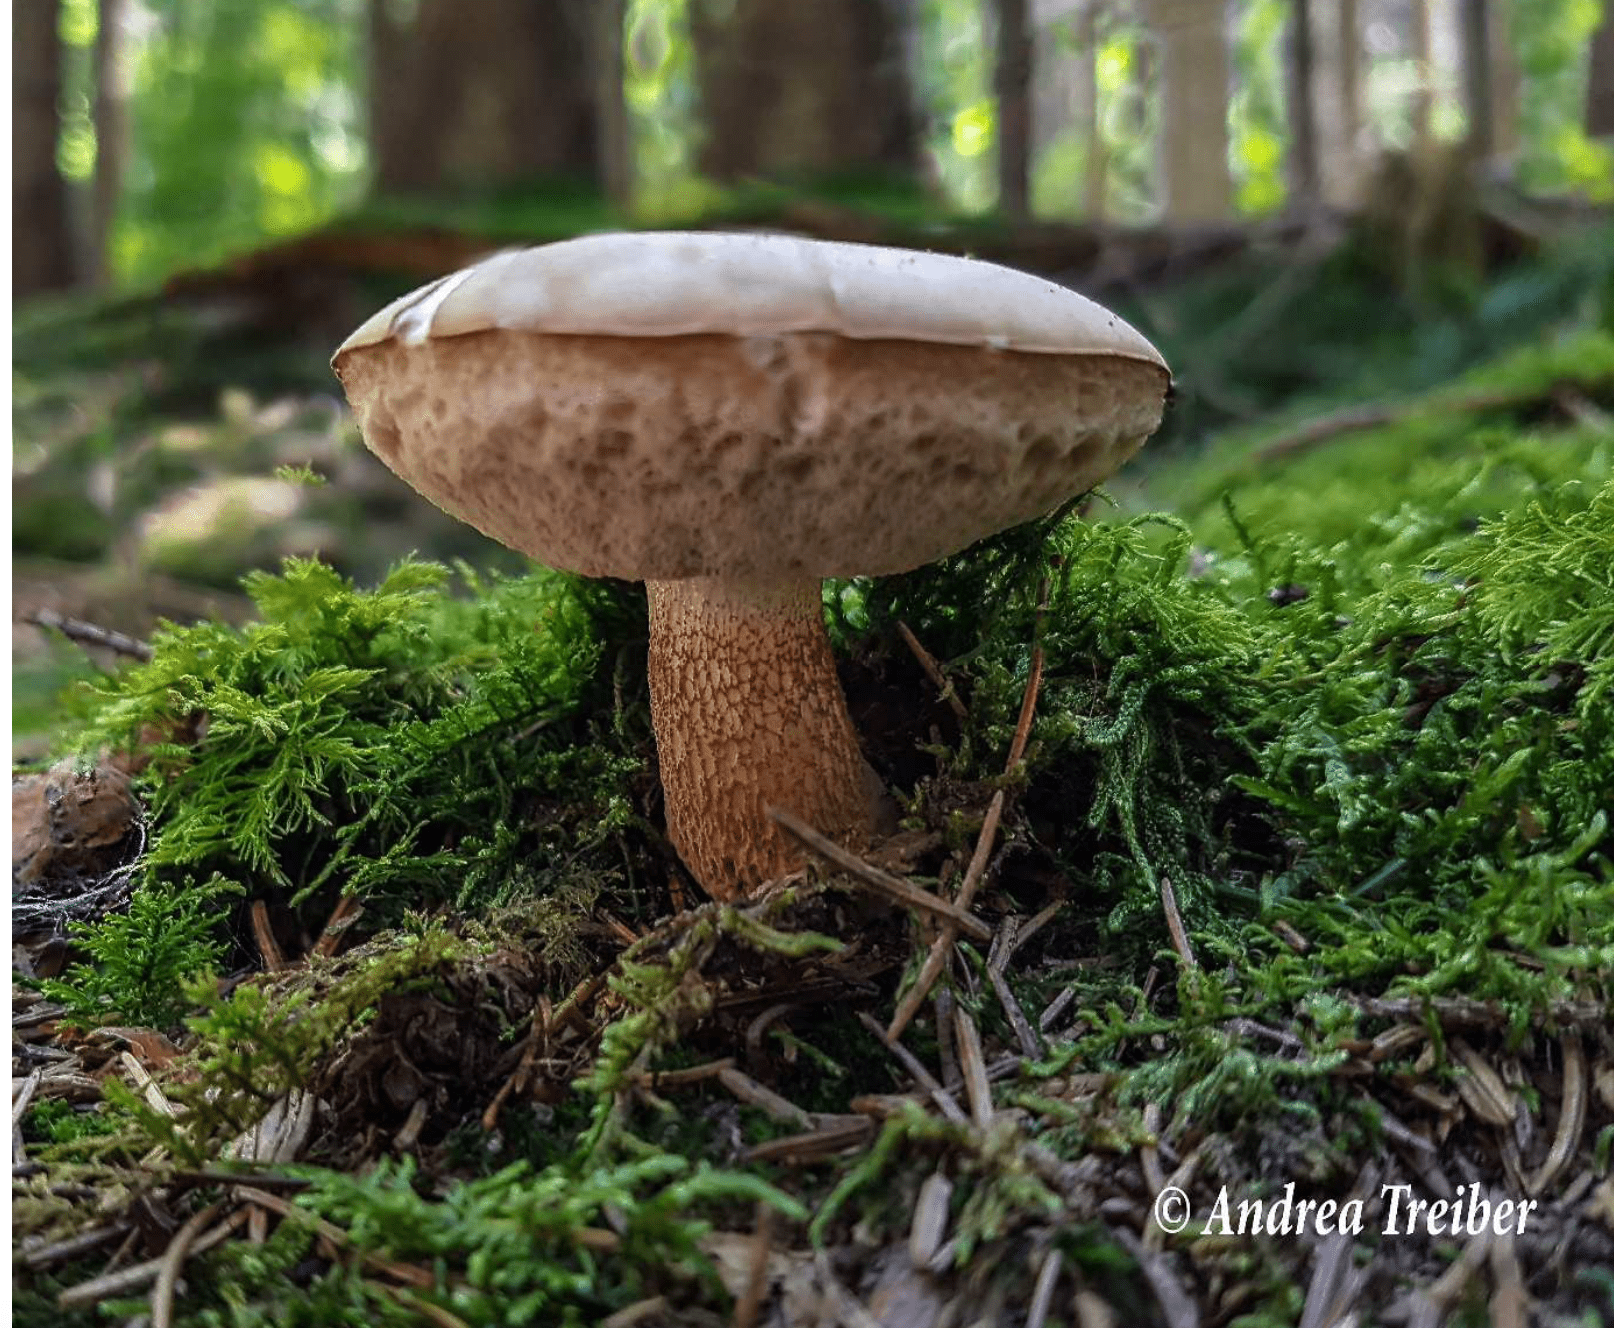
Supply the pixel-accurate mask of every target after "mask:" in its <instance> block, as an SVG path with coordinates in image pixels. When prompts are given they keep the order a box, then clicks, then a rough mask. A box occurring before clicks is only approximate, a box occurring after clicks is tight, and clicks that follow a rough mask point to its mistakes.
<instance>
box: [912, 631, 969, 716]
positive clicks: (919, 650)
mask: <svg viewBox="0 0 1614 1328" xmlns="http://www.w3.org/2000/svg"><path fill="white" fill-rule="evenodd" d="M897 635H899V636H900V637H901V638H902V639H903V642H904V643H905V644H906V645H907V647H908V649H909V650H911V651H913V657H914V658H915V659H917V660H918V661H919V667H920V668H922V669H923V670H924V671H925V676H926V677H927V678H929V679H930V680H931V682H933V683H935V684H936V691H937V693H938V694H939V695H940V696H941V699H942V700H943V701H945V702H947V704H948V705H949V706H950V707H951V708H952V711H953V713H954V714H955V715H957V716H958V718H959V720H960V721H963V720H967V719H968V718H969V717H970V712H969V711H968V710H967V709H966V708H965V706H964V703H963V701H961V700H959V696H958V693H957V692H956V691H954V690H953V684H952V683H951V682H950V681H948V679H947V677H946V675H945V674H943V673H942V671H941V665H940V664H938V663H937V662H936V657H935V656H934V655H932V654H931V653H930V651H928V650H926V649H925V648H924V646H922V645H920V644H919V638H918V637H917V636H915V635H914V634H913V632H912V630H910V628H909V627H908V624H907V623H905V622H902V621H900V620H899V621H898V623H897Z"/></svg>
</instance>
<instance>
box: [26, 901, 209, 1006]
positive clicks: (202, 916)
mask: <svg viewBox="0 0 1614 1328" xmlns="http://www.w3.org/2000/svg"><path fill="white" fill-rule="evenodd" d="M240 892H241V889H240V887H239V886H238V885H235V884H234V883H233V882H230V881H226V880H222V879H220V878H218V877H215V878H213V879H212V880H210V881H208V882H206V883H205V884H202V885H197V884H195V883H194V882H193V881H191V880H188V879H185V880H178V881H170V882H156V883H153V884H151V885H148V886H146V887H144V888H142V889H138V890H136V891H135V892H134V893H133V895H132V896H131V897H130V899H129V907H128V909H127V910H126V911H124V912H121V913H110V914H108V915H107V916H106V917H105V918H103V919H102V920H101V921H100V922H97V923H93V924H91V923H77V922H76V923H73V924H72V926H71V928H70V930H71V932H72V935H73V939H74V940H75V941H76V942H77V943H78V944H79V946H80V947H82V949H83V950H84V953H85V955H86V957H87V958H86V960H85V962H83V963H78V964H74V965H73V966H72V967H71V968H69V969H68V970H67V971H66V972H65V973H64V974H62V976H61V977H60V978H51V979H47V980H46V981H45V982H43V983H42V984H41V987H42V989H43V991H44V993H45V995H46V996H47V997H48V998H49V999H51V1000H53V1001H60V1002H61V1003H62V1004H63V1005H65V1006H66V1007H67V1014H66V1016H65V1018H66V1020H67V1022H69V1023H70V1024H74V1025H77V1026H78V1027H81V1028H85V1027H91V1026H94V1025H96V1024H106V1023H123V1024H132V1025H140V1026H144V1027H148V1028H171V1027H173V1026H174V1025H175V1024H176V1023H178V1021H179V1018H180V1016H181V1015H182V1014H183V1013H184V1012H185V1008H186V1001H185V996H184V986H185V982H186V980H187V979H189V978H194V977H196V976H198V975H201V974H204V973H210V972H212V970H213V969H214V967H215V966H216V965H217V964H218V962H219V959H220V958H221V956H222V955H223V951H224V947H223V945H222V944H221V943H220V942H219V940H218V939H217V935H218V929H219V923H220V922H222V921H223V920H224V918H225V916H226V910H224V909H222V908H220V907H219V901H220V900H221V899H222V898H223V897H224V896H226V895H235V894H239V893H240Z"/></svg>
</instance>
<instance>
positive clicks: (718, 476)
mask: <svg viewBox="0 0 1614 1328" xmlns="http://www.w3.org/2000/svg"><path fill="white" fill-rule="evenodd" d="M332 364H333V366H334V367H335V369H336V372H337V375H338V377H340V378H341V380H342V384H343V387H344V388H345V389H346V391H347V395H348V399H349V400H350V401H351V402H352V405H353V409H354V413H355V415H356V416H357V417H358V420H359V425H360V428H361V429H362V431H363V434H364V438H365V441H366V443H367V444H368V445H369V446H370V448H371V450H373V451H374V452H375V453H376V454H377V455H378V456H380V457H381V459H382V460H383V461H385V462H386V463H387V465H389V466H390V467H391V468H392V469H393V470H394V471H396V472H397V473H398V474H399V475H400V476H401V477H402V478H403V479H404V480H406V481H407V482H408V483H409V484H411V485H412V486H413V487H414V488H415V489H417V490H418V491H419V492H420V493H422V494H423V495H425V496H426V497H428V498H430V499H431V500H432V501H433V502H434V503H436V504H437V505H438V506H440V507H442V508H443V509H445V510H446V511H448V512H450V513H452V514H453V515H455V516H457V517H459V518H460V519H461V520H464V521H467V522H469V523H470V524H471V525H473V526H475V527H477V528H478V529H479V530H481V531H482V532H483V533H484V534H487V535H489V536H491V537H492V538H494V539H497V540H499V541H500V542H502V543H504V544H506V545H509V546H510V547H512V548H515V549H518V550H520V551H522V552H524V553H526V554H528V555H530V556H531V557H533V558H535V559H537V560H538V561H540V562H544V563H548V564H550V565H551V566H556V567H564V568H568V569H570V570H573V571H577V572H582V573H584V574H586V575H591V576H617V577H623V578H627V579H634V580H637V579H651V580H672V579H678V578H683V577H692V576H741V577H750V578H757V579H776V578H779V577H787V576H812V577H822V576H846V575H854V574H875V575H879V574H885V573H890V572H897V571H905V570H907V569H909V568H912V567H917V566H919V565H920V564H922V563H926V562H930V561H932V560H934V559H935V558H938V557H941V556H943V555H944V554H947V553H951V552H954V551H956V550H957V549H960V548H963V547H964V546H965V545H967V544H970V543H973V542H974V541H975V540H977V539H980V538H982V537H983V536H985V535H989V534H991V533H993V532H995V531H998V530H1001V529H1004V528H1006V527H1008V526H1011V525H1016V524H1018V523H1020V522H1022V521H1026V520H1029V519H1031V518H1033V517H1037V516H1041V515H1043V514H1045V513H1047V512H1049V511H1051V510H1053V509H1054V508H1055V507H1057V506H1059V505H1060V504H1061V503H1062V502H1064V501H1066V500H1067V499H1069V498H1071V497H1073V496H1075V495H1076V494H1079V493H1081V492H1083V491H1085V490H1086V489H1089V488H1091V487H1092V486H1093V485H1094V484H1096V483H1098V482H1099V481H1100V480H1102V479H1103V478H1105V477H1106V476H1107V475H1109V474H1111V473H1112V472H1113V471H1114V470H1116V469H1117V468H1118V467H1119V466H1120V465H1122V464H1123V463H1124V462H1125V461H1126V460H1127V459H1128V458H1129V457H1130V456H1131V455H1132V454H1133V452H1135V451H1136V450H1137V449H1138V447H1140V446H1141V445H1142V443H1143V441H1144V439H1145V438H1147V437H1148V435H1149V434H1150V433H1152V432H1153V431H1154V429H1155V428H1156V427H1157V426H1158V424H1159V422H1160V414H1161V410H1162V408H1163V405H1164V397H1165V390H1166V386H1167V384H1168V382H1169V380H1170V375H1169V372H1168V370H1167V368H1166V365H1165V361H1164V360H1163V359H1161V357H1160V354H1159V352H1158V351H1156V350H1155V349H1154V347H1153V346H1151V345H1150V344H1149V343H1148V341H1146V340H1145V339H1144V338H1143V337H1142V336H1141V335H1139V333H1138V332H1136V331H1135V330H1134V329H1133V328H1132V327H1130V326H1129V325H1128V324H1126V323H1125V322H1123V321H1122V320H1121V319H1120V318H1118V317H1117V316H1116V315H1114V314H1112V313H1110V312H1109V311H1108V310H1106V309H1104V308H1103V307H1101V306H1100V305H1097V304H1095V303H1093V302H1092V301H1091V300H1088V299H1086V298H1084V297H1083V296H1080V295H1078V294H1076V293H1075V292H1073V291H1070V290H1067V289H1066V288H1064V287H1061V286H1058V285H1056V284H1054V283H1053V282H1049V281H1045V280H1043V279H1041V278H1038V277H1034V276H1031V275H1029V274H1027V273H1023V272H1017V271H1014V270H1012V269H1009V268H1003V267H999V266H996V265H995V264H991V263H983V262H978V261H975V260H972V259H964V258H954V257H951V256H947V255H941V254H929V253H919V252H914V251H910V250H902V249H887V248H878V247H875V246H872V245H861V244H843V243H835V242H829V241H822V240H806V239H800V238H797V237H794V236H787V235H765V234H738V235H736V234H720V233H709V232H699V233H681V232H666V231H663V232H642V233H623V234H604V235H590V236H584V237H581V238H579V239H575V240H566V241H562V242H560V243H558V244H550V245H544V246H541V247H539V248H535V249H525V250H519V251H512V252H506V253H501V254H496V255H494V256H493V257H491V258H488V259H485V260H483V261H482V262H480V263H477V264H475V265H473V266H471V267H469V268H466V269H464V270H463V271H460V272H457V273H454V274H452V275H451V276H447V277H444V278H442V279H441V280H439V281H436V282H433V283H431V284H429V285H427V286H423V287H422V288H421V289H420V290H418V291H415V292H414V293H413V294H410V295H406V296H404V297H403V298H402V299H400V300H396V301H394V302H393V303H392V304H390V305H388V306H387V307H386V308H384V309H382V310H381V311H380V312H379V313H377V314H376V315H375V316H374V317H372V318H370V319H369V320H368V321H367V322H365V323H364V324H363V325H362V326H361V327H360V328H359V329H358V330H357V331H356V332H354V333H353V335H352V336H350V337H349V338H348V339H347V340H346V341H345V342H343V344H342V346H341V347H340V348H339V349H338V350H337V352H336V355H335V358H334V359H333V361H332Z"/></svg>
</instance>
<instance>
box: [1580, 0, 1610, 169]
mask: <svg viewBox="0 0 1614 1328" xmlns="http://www.w3.org/2000/svg"><path fill="white" fill-rule="evenodd" d="M1586 132H1587V133H1588V134H1590V135H1592V137H1594V138H1601V137H1602V136H1603V135H1605V134H1608V135H1614V0H1603V22H1602V26H1601V27H1599V28H1598V29H1597V31H1596V32H1594V33H1593V34H1592V66H1591V77H1590V79H1589V80H1588V82H1587V86H1586Z"/></svg>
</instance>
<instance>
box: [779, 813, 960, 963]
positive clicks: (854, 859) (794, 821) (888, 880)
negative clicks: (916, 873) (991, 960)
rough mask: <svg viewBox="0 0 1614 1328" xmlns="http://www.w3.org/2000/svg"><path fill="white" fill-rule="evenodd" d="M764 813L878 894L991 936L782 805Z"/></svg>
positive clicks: (954, 909)
mask: <svg viewBox="0 0 1614 1328" xmlns="http://www.w3.org/2000/svg"><path fill="white" fill-rule="evenodd" d="M767 813H768V816H769V818H770V819H771V820H772V821H773V823H774V824H775V825H777V826H778V827H779V828H780V829H781V830H784V831H785V832H786V833H787V834H789V835H790V836H791V837H792V838H794V839H796V840H798V841H799V842H800V843H802V844H803V845H805V846H806V848H807V849H808V850H809V851H810V852H812V853H813V854H815V855H816V856H818V857H820V858H822V859H824V861H826V862H828V863H830V864H831V865H832V866H835V867H839V868H840V869H841V870H842V871H844V872H846V873H847V874H849V875H850V876H852V877H854V878H855V879H857V880H859V881H861V882H862V883H863V884H865V885H868V886H872V887H873V889H874V890H875V891H876V892H877V893H879V894H881V895H884V896H885V897H886V898H888V899H892V900H895V901H896V902H897V903H899V904H903V905H906V906H907V907H909V908H918V909H923V910H924V911H926V912H927V913H934V914H935V915H936V916H938V917H941V918H945V919H946V920H947V921H948V922H949V923H951V924H953V925H955V926H957V927H958V929H959V930H960V931H962V932H966V933H968V934H969V935H971V936H973V937H975V939H976V940H978V941H989V940H991V939H992V929H991V928H990V927H988V926H987V925H986V923H984V922H982V921H981V920H980V919H979V918H977V917H975V916H974V915H973V914H971V913H968V912H966V911H965V910H964V909H963V908H962V907H960V906H959V905H958V904H952V903H949V902H948V901H947V900H945V899H942V898H941V897H940V896H938V895H933V894H931V893H930V891H928V890H921V889H920V888H919V887H918V886H917V885H915V884H913V882H911V881H905V880H903V879H902V878H901V877H900V876H893V875H891V874H890V873H889V872H884V871H881V870H880V869H879V868H878V867H871V866H870V865H869V864H868V863H866V862H864V861H863V859H862V858H860V857H858V856H857V855H856V854H855V853H848V852H847V851H846V850H845V849H844V848H842V847H841V846H840V845H839V844H837V843H836V842H835V841H834V840H832V839H829V838H827V837H825V836H824V835H821V834H819V833H818V831H816V830H814V829H813V828H812V826H810V825H808V824H807V822H805V821H803V820H802V819H801V818H800V817H798V816H795V815H793V814H792V813H790V812H787V811H785V810H784V808H782V807H769V808H767Z"/></svg>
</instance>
